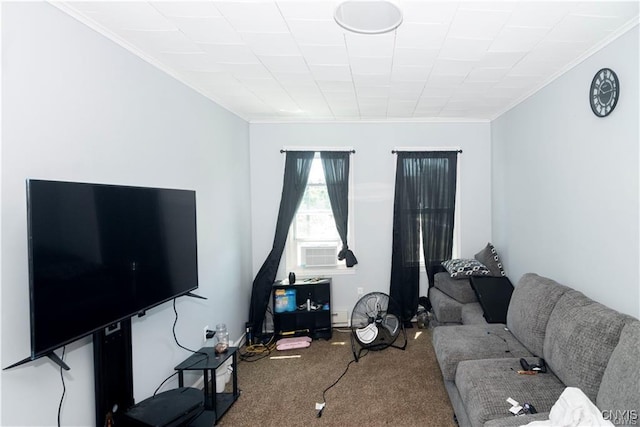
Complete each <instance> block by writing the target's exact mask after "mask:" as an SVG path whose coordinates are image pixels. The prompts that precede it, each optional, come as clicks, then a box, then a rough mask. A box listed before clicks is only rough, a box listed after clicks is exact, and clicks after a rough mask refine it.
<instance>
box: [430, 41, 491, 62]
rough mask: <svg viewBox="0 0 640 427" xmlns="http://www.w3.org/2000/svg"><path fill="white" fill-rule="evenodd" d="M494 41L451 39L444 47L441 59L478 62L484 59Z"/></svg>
mask: <svg viewBox="0 0 640 427" xmlns="http://www.w3.org/2000/svg"><path fill="white" fill-rule="evenodd" d="M492 42H493V40H480V39H457V38H453V37H449V38H448V39H447V40H446V41H445V42H444V44H443V45H442V50H441V51H440V54H439V58H441V59H453V60H460V61H478V60H480V59H482V58H483V57H484V55H485V54H486V53H487V50H488V49H489V46H490V45H491V43H492Z"/></svg>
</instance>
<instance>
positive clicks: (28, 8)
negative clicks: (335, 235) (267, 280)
mask: <svg viewBox="0 0 640 427" xmlns="http://www.w3.org/2000/svg"><path fill="white" fill-rule="evenodd" d="M2 8H3V9H2V43H3V45H2V48H3V50H2V67H3V69H2V89H3V91H2V107H3V108H2V159H1V161H2V163H1V166H2V183H1V184H2V196H1V200H2V219H1V233H2V234H1V236H2V241H1V249H2V266H3V269H2V274H1V280H2V283H1V290H2V359H1V366H2V367H5V366H8V365H9V364H11V363H14V362H16V361H18V360H20V359H22V358H24V357H26V356H27V355H28V354H29V352H30V343H29V300H28V294H29V292H28V269H27V229H26V201H25V179H26V178H28V177H31V178H41V179H58V180H71V181H85V182H101V183H113V184H127V185H140V186H153V187H170V188H186V189H193V190H196V195H197V196H196V197H197V204H198V212H197V215H198V256H199V259H198V262H199V283H200V289H199V290H198V291H197V292H198V293H199V294H201V295H204V296H206V297H208V300H207V301H202V300H195V299H192V298H186V297H183V298H180V299H179V300H178V302H177V309H178V312H179V313H180V318H179V321H178V325H177V328H176V332H177V336H178V337H179V339H180V342H181V344H183V345H185V346H187V347H191V348H199V347H200V346H201V344H202V338H201V337H202V327H203V326H204V325H205V324H209V325H211V326H214V325H215V324H216V323H219V322H226V323H227V325H228V327H229V331H230V334H231V338H232V339H233V340H237V339H239V338H240V336H241V334H242V333H243V332H244V322H245V321H246V320H247V318H248V301H249V294H250V285H251V280H252V277H251V244H250V237H251V236H250V226H251V223H250V219H249V217H250V198H249V125H248V124H247V123H246V122H245V121H244V120H241V119H240V118H238V117H237V116H235V115H233V114H231V113H229V112H228V111H226V110H224V109H222V108H220V107H219V106H217V105H216V104H214V103H212V102H211V101H209V100H207V99H205V98H204V97H202V96H200V95H198V94H197V93H195V92H194V91H192V90H190V89H189V88H187V87H186V86H184V85H182V84H180V83H178V82H177V81H175V80H174V79H172V78H170V77H169V76H167V75H166V74H164V73H163V72H161V71H159V70H157V69H155V68H154V67H152V66H150V65H149V64H147V63H145V62H144V61H142V60H140V59H139V58H137V57H135V56H133V55H132V54H130V53H128V52H127V51H125V50H124V49H122V48H121V47H119V46H117V45H116V44H114V43H113V42H111V41H109V40H107V39H106V38H104V37H102V36H101V35H99V34H97V33H95V32H94V31H93V30H90V29H89V28H88V27H86V26H84V25H83V24H80V23H79V22H77V21H75V20H74V19H73V18H70V17H69V16H67V15H65V14H64V13H62V12H60V11H59V10H58V9H56V8H54V7H52V6H50V5H48V4H46V3H3V4H2ZM173 320H174V314H173V309H172V307H171V303H166V304H163V305H161V306H159V307H157V308H154V309H152V310H150V311H148V312H147V315H146V316H145V317H143V318H140V319H134V322H133V359H134V360H133V363H134V393H135V399H136V400H137V401H139V400H142V399H144V398H146V397H149V396H150V395H151V394H152V393H153V391H154V390H155V388H156V387H157V386H158V385H159V384H160V382H161V381H162V380H163V379H164V378H165V377H167V376H168V375H170V374H171V373H173V367H174V366H175V365H177V364H178V363H179V362H180V361H181V360H182V359H184V358H185V357H186V356H187V355H188V353H187V352H186V351H184V350H182V349H180V348H178V347H177V346H176V345H175V343H174V342H173V336H172V332H171V327H172V324H173ZM66 361H67V362H68V364H69V365H70V366H71V371H69V372H67V373H65V374H64V377H65V381H66V386H67V395H66V398H65V401H64V405H63V410H62V424H63V425H75V426H88V425H93V424H94V389H93V387H94V380H93V354H92V346H91V339H90V338H85V339H82V340H80V341H77V342H75V343H73V344H70V345H68V346H67V357H66ZM1 375H2V402H1V406H2V417H1V419H0V424H2V425H6V426H9V425H11V426H19V425H31V426H46V425H55V424H56V413H57V406H58V401H59V399H60V396H61V393H62V386H61V383H60V374H59V371H58V369H57V367H56V366H55V365H53V364H52V363H51V362H50V361H49V360H48V359H39V360H38V361H36V362H32V363H29V364H26V365H23V366H21V367H18V368H14V369H11V370H8V371H2V372H1ZM192 380H193V381H195V380H196V378H195V377H194V378H192ZM175 386H176V381H175V378H174V380H172V381H170V382H169V383H168V385H167V386H166V387H167V388H173V387H175Z"/></svg>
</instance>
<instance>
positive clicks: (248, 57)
mask: <svg viewBox="0 0 640 427" xmlns="http://www.w3.org/2000/svg"><path fill="white" fill-rule="evenodd" d="M198 46H200V49H202V50H203V51H204V52H206V53H207V54H208V55H210V56H211V58H212V59H213V60H215V61H216V62H217V63H228V64H257V63H258V62H259V61H258V58H257V57H256V55H254V53H253V52H252V51H251V49H249V48H248V47H247V46H246V45H237V44H213V43H199V44H198Z"/></svg>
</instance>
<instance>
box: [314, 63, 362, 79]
mask: <svg viewBox="0 0 640 427" xmlns="http://www.w3.org/2000/svg"><path fill="white" fill-rule="evenodd" d="M309 68H310V69H311V73H312V74H313V75H314V77H315V78H316V79H317V80H333V81H339V82H350V81H352V79H351V69H350V68H349V66H348V65H309Z"/></svg>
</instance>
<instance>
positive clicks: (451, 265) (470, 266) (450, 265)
mask: <svg viewBox="0 0 640 427" xmlns="http://www.w3.org/2000/svg"><path fill="white" fill-rule="evenodd" d="M442 266H443V267H444V268H445V269H446V270H447V271H448V272H449V274H450V275H451V277H452V278H453V279H465V278H468V277H470V276H489V275H491V271H489V269H488V268H487V266H486V265H484V264H482V263H481V262H479V261H478V260H475V259H448V260H446V261H443V262H442Z"/></svg>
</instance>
